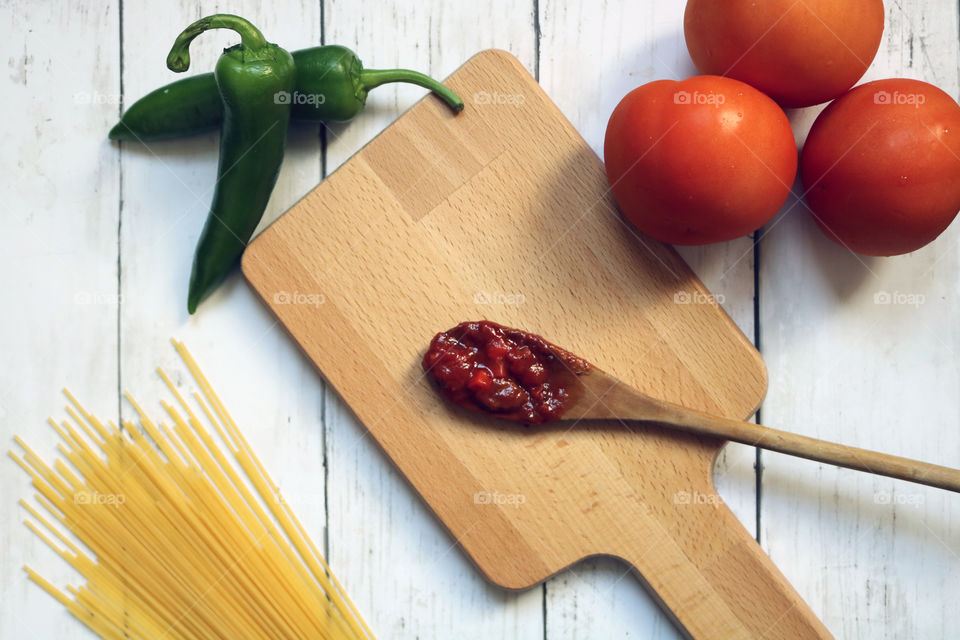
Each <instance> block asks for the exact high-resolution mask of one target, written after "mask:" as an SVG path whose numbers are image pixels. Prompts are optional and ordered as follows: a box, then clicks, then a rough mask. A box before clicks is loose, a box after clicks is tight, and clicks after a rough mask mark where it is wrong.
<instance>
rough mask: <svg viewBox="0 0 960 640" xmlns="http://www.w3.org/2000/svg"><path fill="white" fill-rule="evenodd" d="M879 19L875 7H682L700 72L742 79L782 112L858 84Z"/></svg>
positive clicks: (697, 0)
mask: <svg viewBox="0 0 960 640" xmlns="http://www.w3.org/2000/svg"><path fill="white" fill-rule="evenodd" d="M883 20H884V11H883V1H882V0H803V2H796V0H764V1H763V2H757V1H756V0H723V1H721V0H688V2H687V6H686V10H685V12H684V18H683V31H684V36H685V40H686V43H687V49H688V51H689V52H690V57H691V58H692V59H693V63H694V64H695V65H696V67H697V69H698V70H699V71H700V73H710V74H717V75H724V76H729V77H731V78H736V79H737V80H742V81H743V82H746V83H747V84H749V85H751V86H754V87H756V88H757V89H759V90H760V91H763V92H764V93H766V94H767V95H769V96H770V97H771V98H773V99H774V100H776V101H777V102H778V103H780V104H781V105H783V106H785V107H808V106H812V105H815V104H820V103H822V102H826V101H828V100H832V99H833V98H836V97H837V96H839V95H841V94H842V93H843V92H845V91H846V90H848V89H849V88H850V87H852V86H853V85H854V84H856V82H857V81H858V80H859V79H860V78H861V77H863V74H864V72H866V70H867V67H869V66H870V63H871V62H872V61H873V58H874V56H876V54H877V49H878V48H879V47H880V39H881V37H882V36H883Z"/></svg>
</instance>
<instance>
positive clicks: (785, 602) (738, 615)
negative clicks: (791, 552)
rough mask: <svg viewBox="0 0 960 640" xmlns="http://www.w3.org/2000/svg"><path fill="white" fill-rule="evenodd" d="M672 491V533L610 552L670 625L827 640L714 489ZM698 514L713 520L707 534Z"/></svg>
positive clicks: (703, 633) (704, 632)
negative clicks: (654, 601) (641, 585)
mask: <svg viewBox="0 0 960 640" xmlns="http://www.w3.org/2000/svg"><path fill="white" fill-rule="evenodd" d="M676 495H677V497H676V501H677V504H676V510H677V514H676V517H677V520H678V521H679V522H677V526H676V528H675V530H674V531H671V532H667V531H664V532H663V536H662V537H661V538H660V539H658V540H641V539H638V538H637V537H635V536H630V539H629V540H625V541H624V543H625V544H626V545H628V546H627V547H626V548H624V549H623V550H622V551H621V552H620V553H618V554H617V555H618V556H620V557H621V558H623V559H624V560H626V561H627V562H628V563H629V564H630V565H632V566H633V568H634V569H635V570H636V571H637V573H639V574H640V575H639V576H638V577H639V578H640V580H641V582H643V583H644V585H645V586H646V587H647V589H648V591H650V592H651V595H653V596H654V597H655V598H657V599H658V600H659V601H660V603H661V605H662V606H663V607H664V608H665V610H666V611H667V612H668V613H669V614H671V615H672V617H673V618H674V622H676V623H677V624H678V625H679V626H680V627H681V628H683V629H684V630H685V631H686V632H687V633H688V634H689V635H690V636H691V637H692V638H698V639H699V638H711V639H712V638H724V639H726V638H791V639H800V638H832V637H833V636H832V635H831V634H830V632H829V631H828V630H827V628H826V627H825V626H824V625H823V623H822V622H821V621H820V620H819V619H818V618H817V616H816V615H814V613H813V611H811V610H810V607H808V606H807V604H806V602H804V601H803V599H802V598H801V597H800V595H799V594H798V593H797V592H796V591H794V589H793V587H792V586H791V585H790V584H789V583H788V582H787V580H786V578H784V577H783V575H782V574H781V573H780V571H779V570H778V569H777V567H776V566H775V565H774V564H773V562H772V561H771V560H770V558H769V557H768V556H767V554H766V553H764V551H763V549H762V548H761V547H760V545H759V544H757V542H756V540H754V539H753V537H752V536H751V535H750V533H749V532H748V531H747V530H746V529H745V528H744V527H743V525H742V524H741V523H740V521H739V520H737V518H736V516H734V515H733V512H731V511H730V509H729V508H728V507H727V506H726V504H723V501H722V500H721V499H720V497H719V494H717V492H716V489H715V488H713V487H712V486H707V487H705V488H704V490H702V491H701V490H694V491H691V492H689V493H685V492H678V493H677V494H676ZM705 516H707V517H708V518H709V519H710V520H711V521H712V522H715V525H714V526H711V528H710V531H709V534H708V535H702V533H703V527H702V522H703V519H704V517H705ZM685 519H688V520H689V521H687V522H685V521H684V520H685ZM682 531H687V532H692V535H687V536H683V535H678V532H682ZM698 532H700V535H698Z"/></svg>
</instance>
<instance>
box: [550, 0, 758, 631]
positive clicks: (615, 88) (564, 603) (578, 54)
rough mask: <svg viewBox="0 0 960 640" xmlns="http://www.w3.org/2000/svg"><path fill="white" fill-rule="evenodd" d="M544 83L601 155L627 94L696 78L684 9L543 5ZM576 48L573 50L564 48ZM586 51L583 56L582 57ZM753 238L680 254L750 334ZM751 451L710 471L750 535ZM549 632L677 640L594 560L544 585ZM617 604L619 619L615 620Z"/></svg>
mask: <svg viewBox="0 0 960 640" xmlns="http://www.w3.org/2000/svg"><path fill="white" fill-rule="evenodd" d="M539 8H540V22H541V24H540V33H541V41H540V84H541V85H542V86H543V87H544V89H545V90H546V91H547V93H548V94H549V95H550V96H551V97H552V98H553V99H554V100H555V101H556V103H557V105H558V106H559V107H560V109H561V111H563V112H564V114H565V115H566V116H567V117H568V118H569V119H570V121H571V122H573V124H574V126H576V127H577V129H578V130H579V131H580V132H581V134H583V136H584V138H585V139H586V140H587V142H588V143H589V144H590V146H591V147H593V149H594V150H595V151H596V152H597V153H598V154H600V155H601V157H602V155H603V137H604V132H605V130H606V125H607V119H608V118H609V116H610V113H611V112H612V111H613V108H614V107H615V106H616V104H617V102H618V101H619V100H620V99H621V98H622V97H623V96H624V95H626V94H627V93H628V92H629V91H631V90H632V89H634V88H636V87H638V86H640V85H641V84H644V83H646V82H650V81H652V80H659V79H663V78H670V79H681V78H685V77H687V76H690V75H695V74H696V69H695V68H694V67H693V64H692V62H691V61H690V57H689V55H688V53H687V50H686V45H685V43H684V40H683V9H684V4H683V3H680V2H654V1H653V0H644V1H642V2H626V1H618V2H606V3H603V4H602V5H597V3H594V2H587V1H581V0H541V2H540V3H539ZM572 42H576V43H578V46H570V43H572ZM587 51H589V52H590V53H589V55H587V54H585V52H587ZM752 246H753V243H752V240H751V239H750V238H741V239H739V240H735V241H733V242H727V243H723V244H720V245H712V246H707V247H681V248H680V254H681V255H682V256H683V257H684V259H685V260H686V261H687V262H688V263H689V264H690V266H691V267H692V268H693V270H694V271H695V272H696V273H697V275H698V276H699V277H700V278H701V279H702V280H703V281H704V283H705V284H706V285H707V287H708V288H709V289H710V291H711V292H713V294H714V295H715V296H716V298H717V300H718V302H720V303H721V304H722V305H723V307H724V309H725V310H726V311H727V313H729V314H730V316H731V317H732V318H733V319H734V321H735V322H736V323H737V325H738V326H739V327H740V328H741V329H742V330H743V331H744V332H745V333H746V335H747V336H751V337H752V336H753V334H754V322H753V319H754V315H753V307H754V277H753V262H754V258H753V249H752ZM755 452H756V450H755V449H754V448H752V447H746V446H743V445H739V444H730V445H727V446H726V447H725V448H724V450H723V452H722V453H721V455H720V458H719V459H718V461H717V465H716V467H715V478H716V482H717V486H718V490H719V493H720V495H721V496H722V497H723V499H724V501H725V502H726V503H727V504H728V506H729V507H730V508H731V510H732V511H733V512H734V513H735V514H736V515H737V517H738V518H739V519H740V521H741V522H742V523H743V524H744V526H746V527H747V529H748V530H749V531H750V532H751V533H753V534H755V523H756V491H755V488H756V480H755V471H754V461H755V455H756V454H755ZM547 598H548V600H547V607H546V612H547V629H548V630H550V633H551V635H553V634H554V633H555V634H556V637H562V638H567V637H571V638H579V637H583V638H593V637H600V636H604V637H627V636H629V635H632V634H636V635H637V636H639V637H656V638H669V637H676V635H677V633H678V631H677V630H676V629H675V627H674V626H673V625H672V624H671V623H670V622H669V620H667V618H666V617H665V614H663V613H662V612H661V611H660V609H659V608H658V607H656V606H655V605H654V604H653V602H652V601H651V600H650V597H649V596H648V595H647V594H646V593H644V592H643V590H642V589H640V588H639V586H638V585H637V584H636V583H635V581H633V580H630V579H629V576H626V575H625V573H624V569H623V568H622V567H620V566H619V565H617V564H614V563H611V562H610V561H608V560H603V559H600V560H596V561H591V562H589V563H587V564H585V565H583V566H581V567H577V568H575V569H574V570H573V571H571V572H570V573H569V574H567V573H565V574H562V575H560V576H558V577H556V578H554V579H553V580H551V581H550V582H549V583H548V584H547ZM611 601H612V602H614V603H615V606H614V611H615V615H611V605H610V603H611Z"/></svg>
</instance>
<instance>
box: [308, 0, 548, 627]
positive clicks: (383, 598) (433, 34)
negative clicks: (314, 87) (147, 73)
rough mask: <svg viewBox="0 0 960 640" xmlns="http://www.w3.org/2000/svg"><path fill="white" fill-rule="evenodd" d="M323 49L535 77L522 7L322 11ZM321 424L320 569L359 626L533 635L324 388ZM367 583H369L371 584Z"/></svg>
mask: <svg viewBox="0 0 960 640" xmlns="http://www.w3.org/2000/svg"><path fill="white" fill-rule="evenodd" d="M324 7H325V8H324V22H325V27H324V33H325V38H326V42H329V43H339V44H343V45H345V46H348V47H350V48H351V49H353V50H354V51H356V53H357V55H358V56H359V57H360V58H361V59H362V60H363V62H364V65H366V66H368V67H370V68H390V67H406V68H412V69H417V70H419V71H423V72H426V73H429V74H430V75H432V76H434V77H436V78H444V77H446V76H448V75H450V74H451V73H452V72H453V71H454V70H456V68H457V67H459V66H460V65H461V64H463V62H464V61H465V60H467V59H468V58H469V57H470V56H472V55H473V54H474V53H476V52H477V51H479V50H482V49H488V48H491V47H499V48H503V49H508V50H509V51H511V52H512V53H513V54H514V55H516V56H517V57H518V58H519V59H520V60H521V61H522V62H523V64H524V66H525V67H526V68H527V69H529V70H531V72H532V71H533V70H534V69H535V68H536V60H535V48H536V47H535V39H534V25H533V20H532V19H533V14H532V4H531V2H529V0H473V1H471V2H456V3H451V2H449V0H421V1H420V2H382V1H381V0H343V1H340V0H336V1H334V2H325V5H324ZM424 94H425V91H424V90H423V89H422V88H420V87H411V86H409V85H385V86H382V87H378V88H377V89H376V90H375V91H373V92H371V93H370V96H369V97H368V99H367V107H366V109H365V110H364V112H363V114H362V115H361V116H359V117H357V118H356V119H354V120H353V121H352V122H350V123H349V124H346V125H332V126H331V127H330V128H329V129H328V131H327V136H326V141H327V146H326V150H327V154H326V158H327V162H326V166H327V170H328V172H332V171H334V170H336V169H337V167H339V166H340V165H341V164H342V163H343V162H345V161H346V160H348V159H349V158H350V157H351V156H352V155H353V154H354V153H356V152H357V151H358V150H359V149H360V148H361V147H362V146H363V145H364V144H366V143H367V142H369V141H370V139H372V138H373V137H374V136H375V135H376V134H378V133H380V131H382V130H383V129H384V128H385V127H387V126H389V125H390V124H391V123H392V122H393V121H394V120H396V118H397V117H398V116H399V115H400V114H402V113H403V112H404V111H406V110H407V109H409V108H410V107H411V106H413V104H414V103H415V102H416V101H418V100H419V99H420V98H422V97H423V96H424ZM324 421H325V424H326V429H327V434H326V443H327V464H328V468H329V475H328V478H329V480H328V481H329V485H328V487H329V489H328V498H329V530H330V542H331V546H330V554H329V558H328V559H329V560H330V562H331V563H332V564H333V566H336V567H337V568H338V569H337V571H338V575H339V576H341V577H343V578H344V579H346V578H349V579H351V581H352V582H353V583H354V584H359V585H361V586H360V587H359V588H357V589H355V590H353V591H351V592H350V593H351V597H353V598H354V601H355V602H357V605H358V606H359V607H361V609H362V610H363V611H364V613H365V614H366V615H367V620H368V622H369V623H370V625H371V627H372V628H373V629H374V630H375V631H376V632H377V633H379V634H381V636H382V637H385V638H386V637H392V638H418V637H419V638H454V637H462V638H480V637H487V638H543V637H544V634H545V633H547V631H546V630H545V629H544V615H543V598H542V592H541V590H540V589H533V590H529V591H526V592H523V593H510V592H505V591H504V590H503V589H500V588H498V587H496V586H494V585H492V584H490V583H489V582H488V581H487V580H485V579H484V578H483V576H482V575H481V574H480V573H479V572H478V571H477V570H476V568H475V567H474V566H473V564H472V563H471V562H470V559H469V558H467V557H466V556H465V555H464V554H463V553H462V552H461V551H460V550H459V549H458V548H457V547H456V545H455V544H454V543H453V541H452V540H451V538H450V535H449V534H448V533H447V531H445V530H444V528H443V525H442V524H441V523H440V522H439V521H438V520H437V519H436V518H435V517H434V516H433V515H432V514H431V513H430V510H429V507H427V506H426V505H425V504H424V502H423V500H422V499H421V498H420V497H419V496H418V495H417V493H416V492H415V491H414V490H413V489H412V488H411V487H410V484H409V483H408V482H406V481H405V480H404V478H403V476H402V475H401V474H400V473H399V472H398V471H397V470H396V468H395V467H394V466H393V465H392V464H390V461H389V460H388V459H387V457H386V456H385V455H384V454H383V452H382V450H381V449H380V447H379V446H378V445H377V443H376V441H375V440H374V439H373V438H370V437H368V436H367V431H366V429H365V428H364V427H363V426H362V425H360V424H359V422H358V421H357V420H356V418H355V416H354V415H353V413H352V412H351V411H350V409H349V408H348V407H347V406H346V405H345V404H344V403H343V401H342V400H341V398H340V396H339V395H337V393H336V392H335V391H333V390H332V389H330V390H329V391H328V398H327V404H326V413H325V419H324ZM371 576H375V579H371Z"/></svg>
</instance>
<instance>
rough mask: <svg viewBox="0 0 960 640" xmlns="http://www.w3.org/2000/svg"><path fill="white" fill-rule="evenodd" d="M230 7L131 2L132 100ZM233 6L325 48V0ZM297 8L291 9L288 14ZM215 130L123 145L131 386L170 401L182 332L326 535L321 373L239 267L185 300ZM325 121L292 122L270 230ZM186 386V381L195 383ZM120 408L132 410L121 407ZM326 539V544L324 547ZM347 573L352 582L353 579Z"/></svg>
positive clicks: (206, 45)
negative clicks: (180, 43) (199, 25)
mask: <svg viewBox="0 0 960 640" xmlns="http://www.w3.org/2000/svg"><path fill="white" fill-rule="evenodd" d="M223 9H224V7H223V5H222V4H220V3H216V2H201V3H199V5H198V4H197V3H195V2H178V3H168V4H164V5H163V6H162V8H161V5H159V4H157V3H156V2H151V1H146V0H142V1H139V2H130V1H127V2H125V3H124V12H123V15H124V27H123V33H124V89H125V99H126V102H127V104H129V103H130V102H131V101H132V100H135V99H137V98H139V97H141V96H142V95H144V94H145V93H147V92H148V91H150V90H152V89H153V88H155V87H157V86H160V85H162V84H164V83H167V82H170V81H171V80H173V79H176V78H177V77H179V76H178V75H177V74H174V73H172V72H170V71H169V70H167V69H166V67H165V64H164V61H165V59H166V55H167V52H168V51H169V48H170V46H171V44H172V43H173V39H174V38H175V37H176V35H177V34H178V33H179V32H180V30H181V29H183V28H184V27H185V26H187V25H188V24H190V23H191V22H192V21H194V20H196V19H197V18H199V17H201V16H204V15H209V14H211V13H216V12H218V11H220V10H223ZM229 10H230V11H231V12H235V13H237V14H238V15H242V16H244V17H246V18H247V19H249V20H250V21H251V22H253V23H254V24H255V25H257V26H258V27H259V28H260V29H261V30H262V31H263V33H264V35H265V36H266V37H267V39H268V40H270V41H272V42H276V43H278V44H281V46H283V47H285V48H287V49H288V50H293V49H298V48H304V47H309V46H314V45H318V44H319V43H320V40H321V32H320V29H321V24H320V7H319V4H318V3H316V2H312V1H309V0H281V1H279V2H272V3H270V4H269V5H266V4H263V3H259V2H254V1H252V0H251V1H244V2H239V3H233V4H232V5H231V6H230V7H229ZM291 16H295V19H291ZM236 42H238V38H237V36H236V34H234V33H233V32H229V31H224V30H220V31H213V32H209V33H206V34H204V35H202V36H200V37H199V38H198V39H197V40H195V41H194V43H193V44H192V46H191V54H192V59H193V62H192V66H191V69H190V71H188V73H200V72H206V71H211V70H212V69H213V65H214V63H215V61H216V59H217V57H218V56H219V55H220V53H221V51H222V50H223V47H225V46H229V45H231V44H234V43H236ZM218 140H219V136H218V134H217V133H211V134H209V135H202V136H199V137H196V138H190V139H182V140H173V141H168V142H160V143H151V144H149V145H142V144H132V143H131V144H127V143H125V144H123V146H122V162H123V209H122V216H123V218H122V238H121V267H122V269H123V274H122V285H123V294H124V304H123V307H122V313H121V340H120V342H121V370H122V377H123V387H124V389H128V390H130V391H131V392H133V393H134V394H135V395H136V396H137V398H138V400H140V402H141V404H142V406H144V407H145V408H146V409H147V410H148V411H150V412H151V415H153V414H154V413H159V412H162V408H161V407H160V405H159V404H158V401H159V399H160V398H169V396H170V394H169V393H168V392H166V391H165V390H164V389H163V388H162V383H161V382H160V380H159V379H158V377H157V375H156V373H155V371H154V367H155V366H156V365H157V364H163V365H164V366H165V367H169V368H168V371H169V372H170V373H171V374H174V380H175V381H177V382H180V381H183V382H184V384H186V385H189V384H191V383H189V382H188V380H189V376H188V375H187V376H183V375H182V374H183V373H184V368H183V365H182V364H181V363H180V362H179V358H178V357H177V355H176V353H175V352H174V351H173V349H172V348H171V346H170V343H169V339H170V337H171V336H176V337H177V338H178V339H181V340H184V341H185V342H186V344H187V346H188V347H189V348H190V349H191V350H192V352H193V353H194V355H195V357H196V358H197V360H198V362H199V363H200V365H201V366H202V367H203V368H204V371H205V372H206V374H207V375H208V376H209V378H210V380H211V382H212V384H213V385H214V387H215V388H216V389H217V391H218V392H219V393H220V395H221V396H222V398H223V401H224V403H225V405H226V407H227V409H228V410H229V411H230V412H231V413H232V415H233V417H234V418H235V419H236V420H237V422H238V424H239V426H240V428H241V429H242V430H243V432H244V434H245V435H246V437H247V439H248V440H249V441H250V443H251V445H252V446H253V447H254V449H255V450H256V452H257V454H258V456H259V457H260V458H261V460H262V461H263V463H264V465H265V466H266V467H267V469H268V470H269V472H270V474H271V476H272V477H273V478H274V480H275V481H276V482H277V484H278V486H279V487H280V490H281V492H282V494H283V496H284V499H285V500H287V501H288V502H289V503H290V504H291V506H292V508H293V510H294V512H295V513H296V514H297V516H298V517H299V518H300V519H301V520H302V521H303V524H304V527H306V530H307V531H308V532H309V533H310V535H311V537H312V538H313V540H314V541H315V542H316V543H317V544H318V545H323V544H324V542H325V534H326V501H325V491H324V476H325V469H324V441H323V411H324V407H323V403H324V384H323V381H322V379H321V378H320V376H318V375H317V374H316V372H315V370H314V369H313V367H312V366H311V365H310V363H309V362H307V361H306V360H305V359H304V358H303V357H302V356H301V355H300V352H299V351H298V349H297V348H296V345H294V344H293V343H292V342H291V341H290V340H289V339H288V338H287V336H286V335H285V334H284V332H283V331H282V329H281V328H280V327H279V326H278V325H277V324H276V322H275V320H274V318H272V317H271V316H270V315H269V314H268V313H266V312H265V311H264V309H263V308H262V305H260V304H259V302H257V301H256V300H255V299H254V297H253V295H252V294H251V292H250V290H249V288H248V287H247V286H246V285H245V284H244V283H243V282H242V279H241V278H240V277H239V270H238V272H237V274H236V275H233V276H231V277H230V278H229V279H228V281H227V282H226V283H225V284H224V285H223V286H222V287H221V289H220V290H219V291H217V292H216V293H215V294H214V295H213V296H211V298H210V299H209V300H207V301H206V302H205V303H204V304H202V305H201V306H200V308H199V310H198V312H197V314H196V315H195V316H193V317H190V316H188V314H187V311H186V295H187V281H188V277H189V273H190V265H191V262H192V258H193V252H194V246H195V244H196V240H197V237H198V235H199V233H200V228H201V227H202V226H203V222H204V219H205V218H206V216H207V211H208V208H209V205H210V199H211V195H212V189H213V185H214V181H215V180H216V173H217V151H218ZM321 160H322V159H321V145H320V137H319V126H308V125H300V126H293V127H291V131H290V134H289V137H288V148H287V153H286V156H285V158H284V163H283V167H282V170H281V174H280V178H279V180H278V182H277V186H276V188H275V189H274V192H273V195H272V196H271V199H270V205H269V207H268V209H267V213H266V215H265V220H264V222H263V223H262V224H261V227H263V226H266V224H268V223H269V222H270V221H272V220H273V219H274V218H276V217H277V216H278V215H279V214H280V213H281V212H283V211H284V210H286V209H287V208H288V207H290V206H291V205H292V204H293V203H294V202H296V201H297V200H298V199H299V198H300V196H302V195H303V193H305V192H306V191H307V190H309V189H310V188H312V187H313V186H315V185H316V184H317V182H319V181H320V178H321V166H322V161H321ZM191 389H192V387H190V386H187V387H185V388H184V390H187V391H189V390H191ZM123 409H124V412H125V417H127V418H129V417H131V413H132V411H131V410H130V408H129V407H128V406H126V405H124V407H123ZM320 548H321V549H322V546H321V547H320ZM344 582H345V587H347V590H348V592H349V591H350V587H352V586H354V585H352V584H350V583H349V582H346V581H344Z"/></svg>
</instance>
